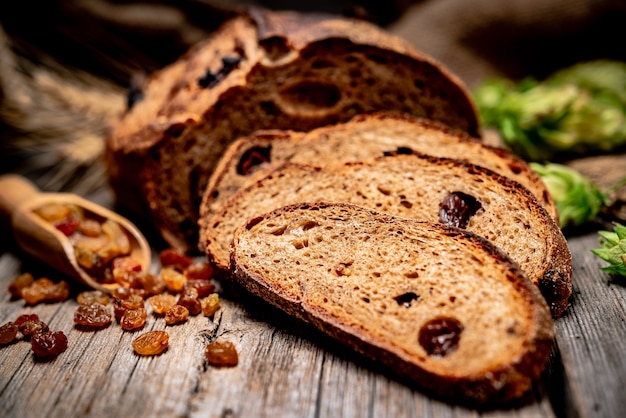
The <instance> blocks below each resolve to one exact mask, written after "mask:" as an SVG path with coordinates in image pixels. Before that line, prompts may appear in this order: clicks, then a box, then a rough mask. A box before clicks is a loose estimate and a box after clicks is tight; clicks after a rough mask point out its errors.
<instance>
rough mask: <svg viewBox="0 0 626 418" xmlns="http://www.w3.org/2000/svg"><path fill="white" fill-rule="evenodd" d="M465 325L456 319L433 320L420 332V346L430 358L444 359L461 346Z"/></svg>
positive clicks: (442, 318)
mask: <svg viewBox="0 0 626 418" xmlns="http://www.w3.org/2000/svg"><path fill="white" fill-rule="evenodd" d="M462 331H463V325H462V324H461V323H460V322H459V321H458V320H457V319H454V318H446V317H440V318H435V319H431V320H430V321H428V322H426V324H424V325H423V326H422V328H421V329H420V331H419V336H418V341H419V344H420V345H421V346H422V347H423V348H424V350H426V353H428V355H429V356H433V357H444V356H447V355H448V354H450V353H452V352H453V351H455V350H456V349H457V348H458V346H459V340H460V338H461V332H462Z"/></svg>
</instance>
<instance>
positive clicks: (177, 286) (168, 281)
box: [161, 267, 187, 293]
mask: <svg viewBox="0 0 626 418" xmlns="http://www.w3.org/2000/svg"><path fill="white" fill-rule="evenodd" d="M161 278H162V279H163V281H164V282H165V286H167V290H169V291H170V292H173V293H180V292H181V291H182V290H183V287H185V283H186V282H187V278H186V277H185V275H184V274H182V273H180V272H179V271H177V270H175V269H174V268H172V267H165V268H163V269H161Z"/></svg>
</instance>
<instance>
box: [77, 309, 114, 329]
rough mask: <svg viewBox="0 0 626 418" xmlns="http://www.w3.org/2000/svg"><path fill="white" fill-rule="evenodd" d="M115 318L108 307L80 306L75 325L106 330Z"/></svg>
mask: <svg viewBox="0 0 626 418" xmlns="http://www.w3.org/2000/svg"><path fill="white" fill-rule="evenodd" d="M111 322H113V316H112V315H111V312H110V311H109V309H107V307H106V306H104V305H100V304H99V303H94V304H91V305H80V306H79V307H78V308H76V311H75V312H74V323H75V324H77V325H83V326H86V327H92V328H104V327H107V326H109V325H111Z"/></svg>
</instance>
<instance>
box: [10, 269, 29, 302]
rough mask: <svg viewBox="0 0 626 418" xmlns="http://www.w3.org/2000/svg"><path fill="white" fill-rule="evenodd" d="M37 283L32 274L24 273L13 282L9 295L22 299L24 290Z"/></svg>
mask: <svg viewBox="0 0 626 418" xmlns="http://www.w3.org/2000/svg"><path fill="white" fill-rule="evenodd" d="M34 281H35V278H34V277H33V275H32V274H31V273H22V274H20V275H19V276H17V277H16V278H15V279H13V281H12V282H11V283H10V284H9V293H10V294H11V297H13V298H20V297H22V290H23V289H24V288H25V287H28V286H30V285H31V284H33V282H34Z"/></svg>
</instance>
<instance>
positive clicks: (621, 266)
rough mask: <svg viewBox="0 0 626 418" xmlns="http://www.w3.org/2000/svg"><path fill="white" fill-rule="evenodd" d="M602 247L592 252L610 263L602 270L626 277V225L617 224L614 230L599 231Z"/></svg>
mask: <svg viewBox="0 0 626 418" xmlns="http://www.w3.org/2000/svg"><path fill="white" fill-rule="evenodd" d="M598 235H600V238H599V243H600V246H601V248H596V249H593V250H591V252H592V253H593V254H595V255H597V256H598V257H600V258H601V259H602V260H604V261H606V262H607V263H609V265H608V266H606V267H602V270H604V271H606V272H607V273H609V274H611V275H614V276H622V277H626V226H624V225H620V224H615V227H614V228H613V232H611V231H599V232H598Z"/></svg>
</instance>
